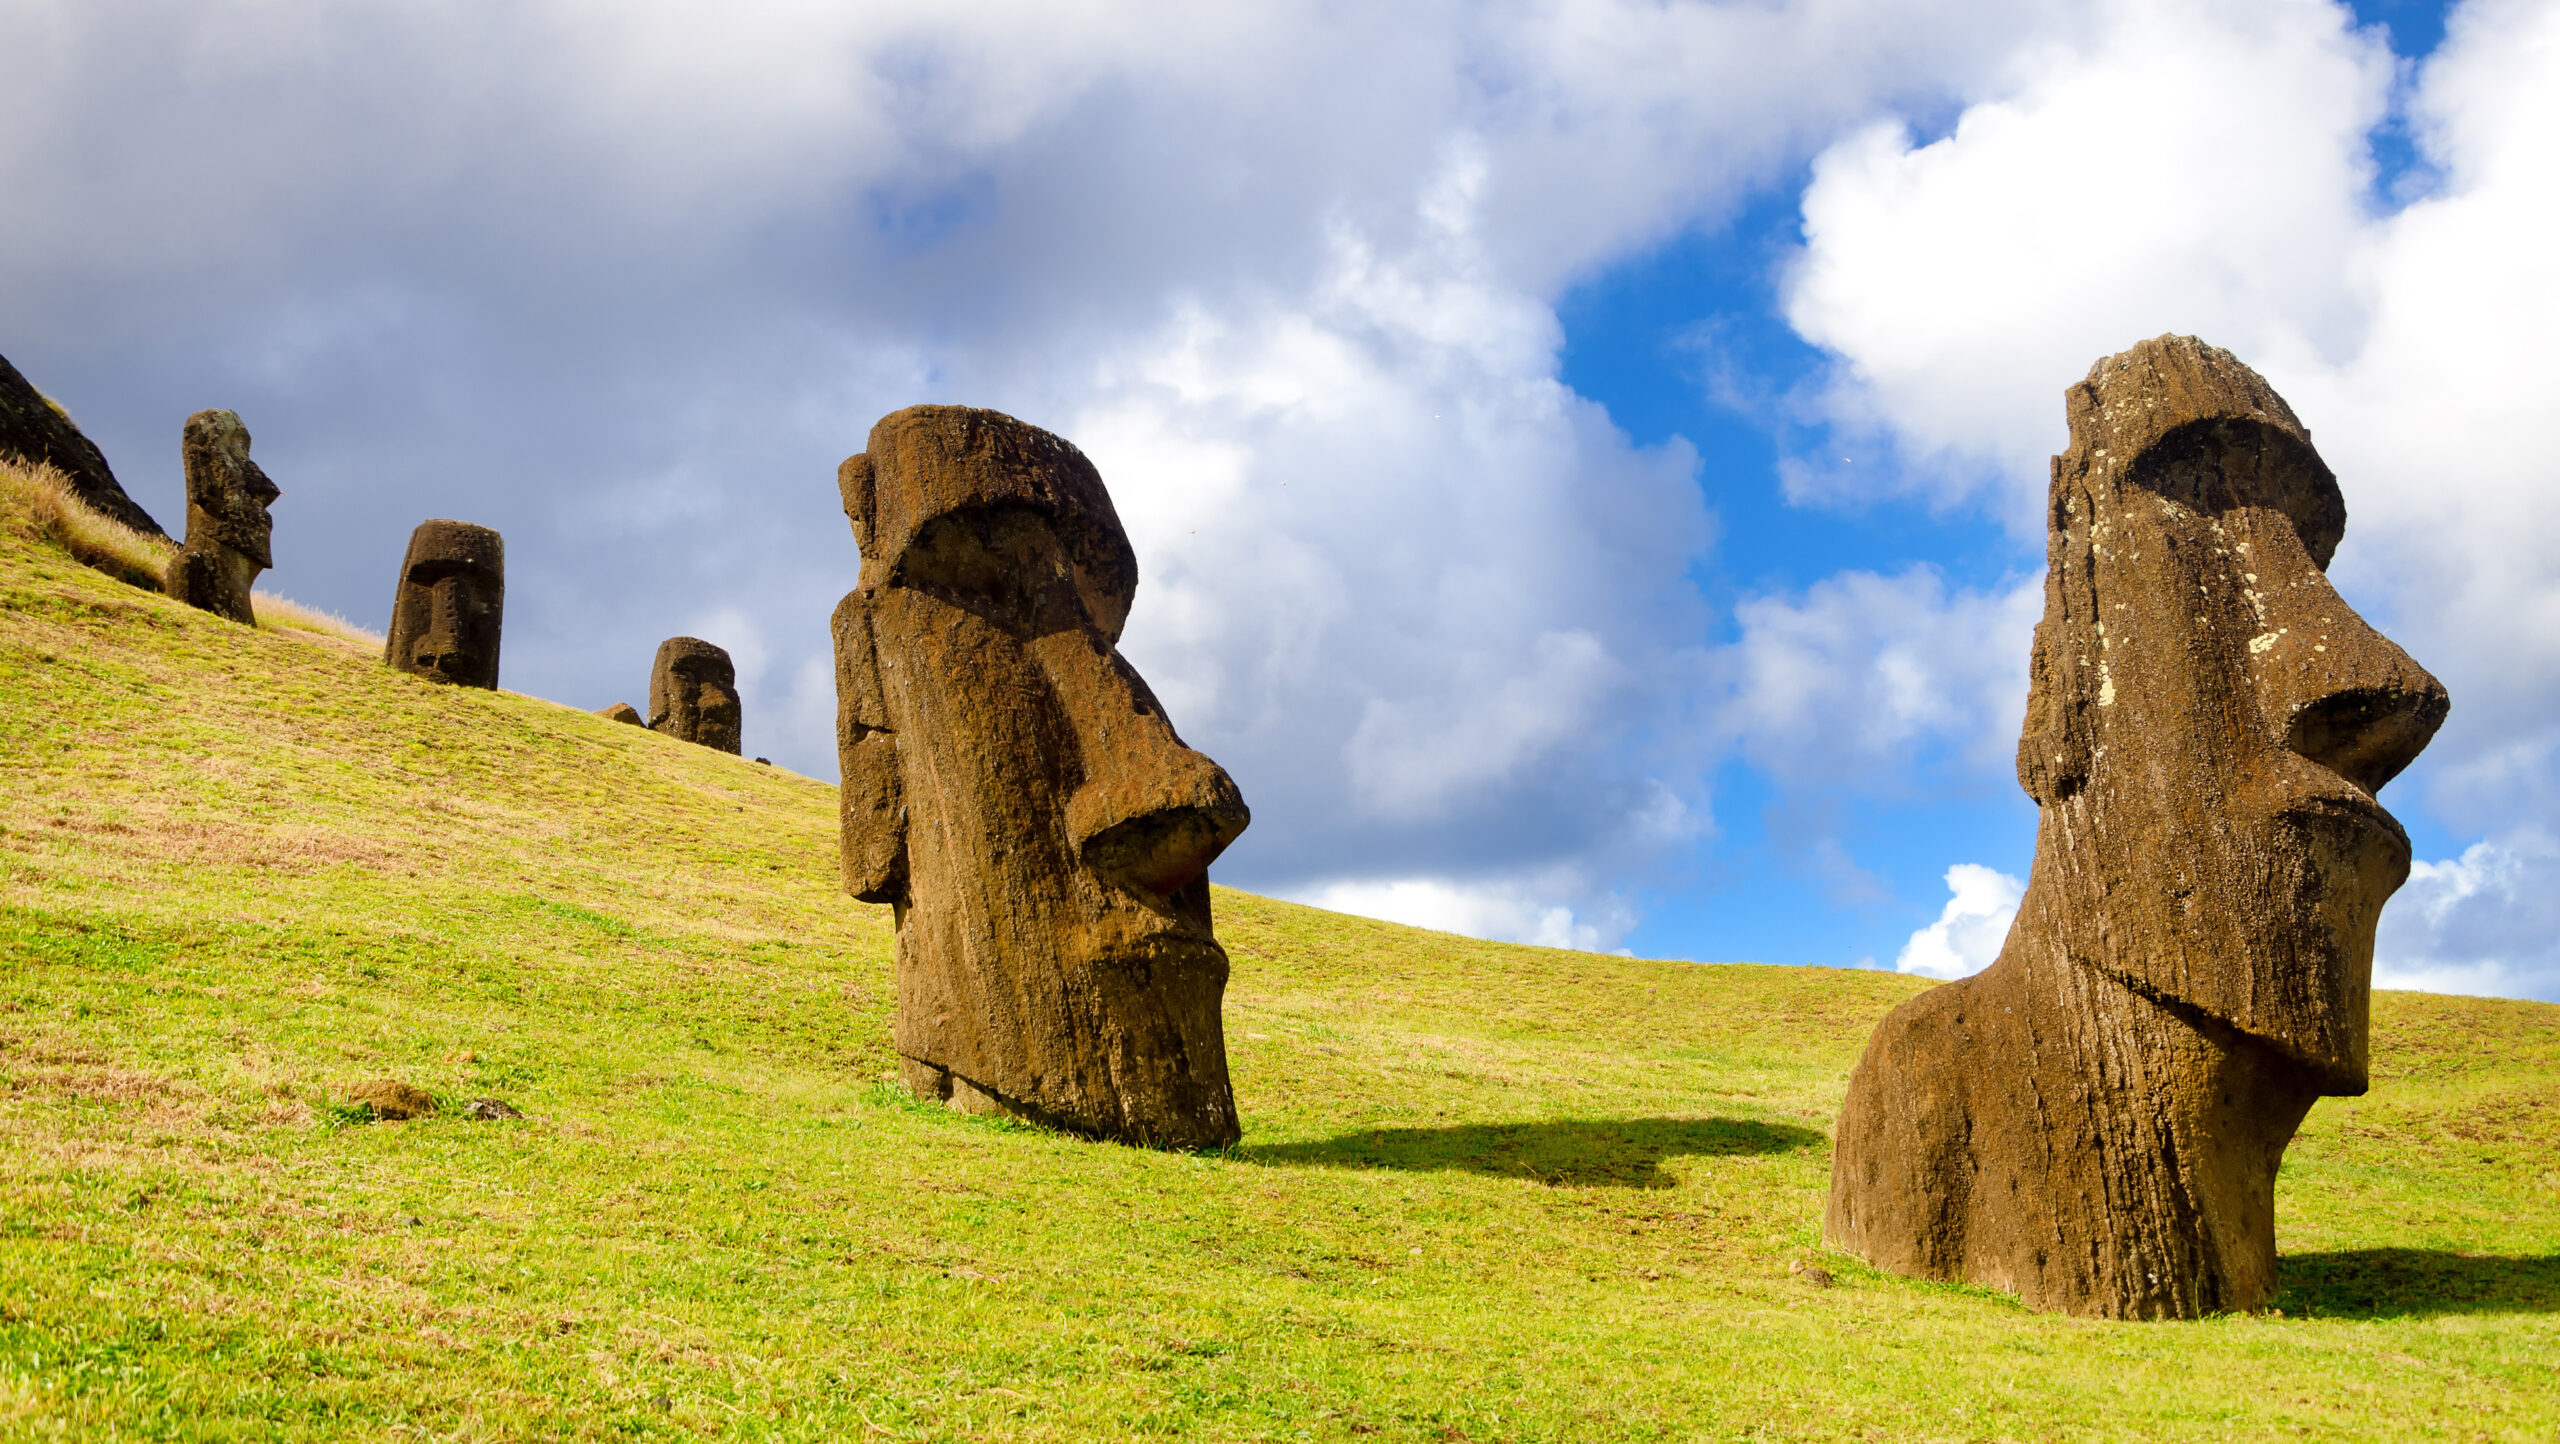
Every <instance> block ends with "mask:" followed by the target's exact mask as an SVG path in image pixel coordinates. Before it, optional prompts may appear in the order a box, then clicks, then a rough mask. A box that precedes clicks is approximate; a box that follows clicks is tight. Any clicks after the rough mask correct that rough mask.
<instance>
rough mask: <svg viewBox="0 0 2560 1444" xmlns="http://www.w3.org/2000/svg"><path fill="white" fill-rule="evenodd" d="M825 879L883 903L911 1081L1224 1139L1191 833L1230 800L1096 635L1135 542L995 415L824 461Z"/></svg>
mask: <svg viewBox="0 0 2560 1444" xmlns="http://www.w3.org/2000/svg"><path fill="white" fill-rule="evenodd" d="M838 483H839V485H840V487H841V488H842V491H843V495H844V508H845V515H846V517H847V518H848V519H849V520H850V521H851V522H852V523H853V531H854V537H855V540H856V541H857V542H858V543H859V544H860V546H861V548H862V576H861V582H860V585H858V586H857V587H856V588H855V589H854V591H853V592H852V593H851V594H850V595H848V596H847V597H846V598H845V599H844V601H843V603H842V604H841V605H840V606H838V607H837V608H836V614H835V648H836V698H837V706H838V714H837V715H838V737H837V747H838V752H839V756H840V759H841V761H842V763H843V768H844V783H843V787H842V793H841V801H842V808H843V825H844V852H843V860H844V874H845V884H846V887H847V888H848V890H850V891H851V892H852V893H853V894H854V895H855V896H856V897H859V898H862V899H864V900H865V901H869V902H887V903H893V904H895V905H896V908H897V927H898V1016H897V1027H896V1044H897V1049H898V1054H899V1057H900V1065H901V1067H902V1069H903V1071H904V1074H905V1077H906V1081H907V1084H908V1086H909V1087H910V1088H912V1089H914V1090H915V1091H916V1092H917V1093H918V1094H920V1095H922V1096H926V1097H933V1098H941V1099H944V1100H946V1101H948V1102H949V1103H951V1104H952V1105H953V1106H955V1107H959V1108H963V1109H967V1110H971V1111H979V1112H1001V1113H1008V1114H1012V1115H1015V1116H1017V1117H1022V1118H1027V1119H1031V1120H1035V1121H1037V1122H1040V1123H1043V1124H1046V1125H1049V1126H1052V1127H1058V1128H1064V1129H1068V1130H1072V1131H1075V1132H1079V1133H1085V1134H1089V1135H1093V1136H1096V1137H1103V1138H1116V1139H1123V1140H1127V1141H1131V1142H1141V1143H1153V1144H1162V1145H1170V1146H1176V1147H1195V1148H1201V1147H1216V1146H1218V1145H1221V1144H1225V1143H1230V1142H1233V1141H1234V1140H1235V1138H1236V1136H1237V1133H1236V1110H1235V1098H1234V1095H1233V1093H1232V1092H1231V1091H1230V1089H1229V1087H1228V1083H1227V1053H1226V1036H1225V1032H1224V1027H1223V1024H1222V1022H1221V1019H1220V1015H1219V1008H1220V1003H1221V1001H1222V998H1223V995H1224V993H1225V991H1226V983H1227V955H1226V953H1225V952H1224V951H1222V950H1221V949H1220V948H1219V946H1218V942H1217V938H1216V937H1215V935H1214V934H1213V933H1212V932H1211V930H1210V923H1209V876H1208V868H1209V863H1210V861H1211V860H1212V859H1213V858H1215V857H1217V855H1218V854H1219V853H1220V852H1221V851H1223V850H1224V849H1225V848H1226V846H1227V844H1229V843H1230V842H1233V841H1234V840H1235V839H1236V836H1237V835H1238V834H1239V833H1241V832H1243V831H1244V829H1245V824H1246V822H1247V821H1248V820H1249V814H1248V813H1247V812H1246V810H1245V805H1244V799H1243V798H1242V797H1241V796H1240V795H1239V794H1238V793H1237V791H1236V785H1235V783H1234V782H1233V781H1232V780H1231V779H1230V778H1229V777H1228V776H1227V774H1226V773H1225V772H1224V771H1223V770H1221V769H1220V768H1219V767H1218V765H1217V764H1216V763H1214V762H1211V761H1210V760H1209V759H1208V758H1206V757H1204V756H1202V755H1200V754H1199V753H1197V752H1194V751H1192V750H1191V749H1190V748H1188V747H1186V746H1184V745H1183V743H1182V739H1181V738H1179V737H1177V736H1175V735H1174V731H1173V725H1172V723H1171V722H1170V721H1168V720H1167V719H1166V717H1165V715H1164V709H1163V708H1162V707H1161V706H1159V705H1158V704H1157V702H1156V699H1155V697H1154V695H1153V694H1152V693H1150V692H1149V691H1148V690H1147V684H1146V683H1145V682H1144V681H1143V680H1141V679H1140V678H1139V676H1138V674H1137V672H1136V671H1135V670H1133V669H1132V668H1131V667H1130V666H1129V664H1128V662H1127V661H1126V660H1124V659H1123V658H1122V657H1121V656H1120V653H1119V650H1118V646H1117V644H1118V642H1119V638H1120V628H1121V624H1122V623H1123V622H1124V621H1125V620H1126V619H1127V617H1128V615H1129V603H1130V600H1131V597H1132V595H1133V594H1134V593H1135V592H1136V590H1137V585H1138V563H1137V556H1136V553H1134V552H1133V551H1132V550H1131V549H1130V547H1129V539H1128V537H1127V535H1126V534H1125V533H1123V532H1122V531H1121V529H1120V519H1119V517H1118V515H1117V514H1116V513H1114V512H1113V510H1112V507H1111V497H1110V494H1109V493H1108V492H1106V491H1104V490H1103V486H1102V478H1101V477H1100V476H1099V475H1098V474H1096V473H1095V471H1094V469H1093V464H1092V463H1091V462H1089V461H1087V460H1085V457H1084V454H1083V453H1082V452H1080V451H1078V450H1076V448H1075V447H1074V446H1072V445H1070V444H1069V443H1067V442H1066V441H1064V440H1062V439H1060V438H1058V437H1056V436H1052V435H1050V434H1049V433H1048V432H1045V431H1042V430H1039V429H1038V428H1036V427H1032V426H1027V425H1024V424H1023V423H1022V422H1019V421H1016V420H1014V419H1013V418H1011V417H1009V416H1003V415H1000V414H998V413H996V412H992V411H976V410H970V409H967V408H963V407H956V406H917V407H911V408H909V409H908V410H905V411H900V412H897V413H895V414H893V415H890V416H887V417H885V418H883V419H882V420H881V422H880V424H879V425H877V426H875V427H873V428H872V430H871V439H870V443H869V449H868V450H867V451H865V452H864V453H863V454H861V455H859V456H855V457H853V458H851V459H850V460H848V461H846V462H845V464H844V466H843V468H842V469H841V471H840V472H839V473H838Z"/></svg>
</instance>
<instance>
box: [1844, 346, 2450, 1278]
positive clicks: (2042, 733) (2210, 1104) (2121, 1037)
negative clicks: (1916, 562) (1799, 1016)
mask: <svg viewBox="0 0 2560 1444" xmlns="http://www.w3.org/2000/svg"><path fill="white" fill-rule="evenodd" d="M2067 402H2068V409H2069V413H2070V421H2071V449H2070V450H2069V451H2067V452H2065V453H2064V454H2063V455H2061V456H2058V457H2056V458H2054V462H2053V484H2052V497H2051V504H2050V508H2049V510H2048V512H2047V522H2048V525H2049V527H2050V536H2049V540H2048V544H2047V553H2048V570H2047V572H2046V577H2045V614H2044V620H2043V622H2042V623H2041V624H2040V625H2038V627H2037V628H2036V633H2035V644H2034V652H2033V657H2032V661H2031V684H2030V692H2029V695H2028V701H2027V723H2026V731H2025V735H2024V737H2022V738H2021V739H2020V741H2019V744H2018V776H2019V780H2020V781H2021V782H2022V783H2023V784H2024V785H2025V787H2026V790H2027V792H2028V793H2029V794H2030V795H2032V796H2033V797H2034V798H2035V800H2036V804H2037V807H2038V809H2039V820H2038V824H2037V833H2036V854H2035V864H2034V868H2033V870H2032V874H2031V876H2030V879H2029V882H2028V884H2027V894H2026V898H2025V901H2024V902H2023V904H2022V905H2021V906H2020V907H2019V910H2018V917H2017V922H2016V923H2015V924H2014V925H2013V927H2012V928H2011V930H2010V933H2009V937H2008V941H2007V943H2006V945H2005V946H2004V947H2003V948H2002V949H2001V953H2000V957H1999V960H1998V961H1997V962H1995V963H1994V964H1993V965H1992V966H1991V967H1990V968H1989V969H1988V970H1986V971H1984V972H1982V973H1980V974H1977V975H1976V976H1974V977H1971V978H1967V979H1965V980H1963V981H1961V982H1955V983H1949V984H1947V985H1945V986H1943V987H1938V988H1933V989H1931V990H1929V991H1928V992H1926V993H1923V994H1921V995H1920V996H1919V997H1917V998H1914V999H1912V1000H1911V1001H1910V1002H1908V1003H1905V1004H1903V1005H1902V1006H1901V1007H1900V1008H1898V1009H1896V1010H1895V1011H1894V1012H1893V1014H1892V1015H1891V1016H1889V1017H1887V1018H1886V1019H1885V1021H1884V1023H1883V1024H1882V1025H1881V1026H1880V1027H1878V1028H1877V1030H1876V1033H1875V1036H1874V1037H1873V1038H1872V1039H1871V1040H1870V1041H1869V1042H1868V1044H1867V1050H1866V1055H1865V1057H1864V1058H1862V1059H1861V1060H1860V1061H1859V1063H1858V1067H1857V1071H1856V1072H1855V1073H1854V1074H1853V1075H1852V1076H1851V1078H1850V1082H1849V1096H1848V1102H1847V1104H1846V1106H1845V1107H1844V1108H1843V1109H1842V1112H1841V1116H1840V1127H1839V1131H1838V1139H1837V1147H1836V1152H1835V1154H1834V1158H1833V1165H1832V1174H1831V1206H1830V1215H1829V1218H1828V1220H1827V1224H1826V1231H1827V1232H1828V1234H1829V1236H1830V1238H1831V1239H1832V1241H1833V1242H1834V1243H1836V1244H1837V1245H1839V1246H1840V1247H1842V1248H1846V1249H1848V1250H1850V1251H1852V1252H1855V1253H1859V1254H1862V1255H1864V1256H1866V1257H1867V1258H1868V1259H1869V1260H1870V1261H1872V1262H1874V1263H1875V1264H1877V1265H1878V1266H1880V1267H1883V1268H1888V1269H1892V1270H1894V1271H1896V1272H1900V1273H1905V1274H1911V1275H1916V1276H1919V1277H1923V1278H1935V1279H1961V1280H1966V1281H1969V1282H1973V1283H1979V1284H1985V1285H1989V1286H1991V1287H1995V1288H2001V1289H2008V1290H2011V1291H2014V1292H2016V1293H2017V1294H2019V1295H2020V1296H2021V1297H2023V1298H2024V1299H2025V1300H2026V1302H2027V1303H2029V1304H2030V1305H2033V1306H2035V1307H2037V1308H2043V1309H2059V1310H2066V1311H2069V1312H2072V1313H2078V1314H2092V1315H2101V1316H2106V1317H2113V1318H2157V1317H2178V1318H2185V1317H2194V1316H2196V1315H2200V1314H2205V1313H2211V1312H2215V1311H2219V1310H2225V1309H2243V1308H2250V1307H2253V1306H2256V1305H2259V1304H2261V1303H2263V1302H2264V1301H2265V1300H2266V1299H2267V1298H2268V1297H2269V1296H2270V1295H2271V1294H2272V1293H2273V1292H2274V1289H2275V1284H2276V1274H2275V1268H2276V1251H2275V1226H2274V1224H2275V1221H2274V1216H2273V1215H2274V1202H2275V1179H2276V1168H2277V1165H2278V1164H2279V1162H2280V1161H2281V1160H2282V1158H2283V1155H2284V1150H2285V1145H2286V1144H2287V1143H2288V1142H2290V1141H2291V1140H2292V1138H2293V1133H2294V1129H2295V1128H2296V1127H2297V1126H2299V1125H2300V1123H2301V1122H2302V1118H2303V1116H2304V1114H2306V1113H2308V1112H2309V1111H2310V1108H2311V1104H2312V1102H2313V1100H2314V1099H2316V1098H2318V1097H2320V1096H2322V1095H2324V1094H2331V1095H2339V1094H2344V1095H2352V1094H2360V1093H2362V1092H2364V1090H2365V1082H2366V1022H2367V1012H2368V1001H2369V998H2368V994H2369V989H2370V986H2371V976H2372V964H2373V934H2374V924H2375V922H2376V920H2377V919H2378V917H2379V916H2380V913H2381V910H2382V904H2383V900H2384V899H2385V898H2387V897H2389V896H2390V895H2391V893H2392V891H2393V890H2394V889H2396V888H2397V887H2399V886H2400V884H2401V882H2402V881H2403V880H2404V879H2405V878H2406V877H2407V876H2408V871H2409V841H2408V837H2407V835H2406V834H2405V833H2403V832H2402V831H2401V829H2400V826H2399V824H2398V823H2397V822H2395V821H2394V820H2393V819H2392V818H2391V816H2390V814H2389V813H2386V812H2384V811H2383V809H2382V806H2381V804H2380V803H2379V802H2377V801H2375V794H2376V793H2377V792H2378V791H2380V790H2381V788H2382V785H2383V784H2384V783H2385V782H2388V781H2390V780H2391V778H2392V777H2393V776H2394V775H2396V774H2397V773H2398V772H2399V771H2400V770H2401V769H2402V768H2403V767H2406V766H2407V765H2408V764H2409V762H2410V761H2411V759H2413V758H2415V757H2416V756H2417V755H2418V753H2419V751H2420V750H2421V749H2422V748H2424V747H2425V746H2426V744H2427V741H2428V739H2429V738H2431V737H2432V736H2433V735H2434V734H2435V730H2436V727H2437V726H2438V724H2440V723H2441V722H2442V721H2443V720H2444V716H2445V710H2446V706H2447V701H2446V697H2445V691H2444V688H2443V687H2441V686H2439V685H2438V684H2437V682H2436V680H2435V679H2434V678H2433V677H2431V676H2429V675H2427V673H2426V672H2425V671H2424V670H2422V669H2420V668H2419V666H2418V665H2417V664H2416V663H2415V662H2413V661H2411V660H2410V659H2409V657H2408V656H2407V655H2406V654H2405V653H2403V652H2402V651H2401V650H2400V649H2399V648H2398V647H2396V646H2394V645H2392V643H2391V642H2389V641H2388V640H2386V639H2385V638H2384V637H2382V636H2381V635H2380V634H2379V633H2377V632H2375V631H2374V630H2373V629H2372V628H2371V627H2369V626H2367V625H2366V624H2365V622H2364V620H2363V619H2362V618H2361V617H2358V616H2357V615H2356V613H2355V611H2354V610H2353V609H2352V608H2350V607H2349V606H2348V605H2347V604H2346V603H2345V601H2343V600H2341V599H2340V598H2339V596H2338V594H2337V592H2336V591H2334V590H2333V589H2332V588H2331V587H2330V585H2329V581H2328V578H2327V576H2326V575H2325V570H2326V568H2327V566H2328V563H2329V557H2330V554H2331V552H2333V551H2334V550H2335V549H2336V548H2337V545H2338V539H2339V537H2340V535H2341V534H2342V533H2343V532H2344V530H2345V528H2346V503H2345V501H2344V500H2343V499H2342V498H2341V497H2340V495H2339V492H2338V484H2337V481H2336V479H2335V478H2334V477H2332V476H2331V475H2330V472H2329V468H2328V467H2327V466H2326V465H2324V464H2323V463H2322V462H2321V460H2320V457H2319V454H2318V453H2317V452H2315V451H2313V450H2312V447H2311V435H2310V433H2309V432H2308V431H2306V430H2304V429H2303V426H2302V424H2301V423H2300V422H2299V421H2297V420H2295V419H2294V415H2293V412H2292V411H2291V410H2290V409H2289V408H2288V407H2287V406H2286V405H2285V403H2284V401H2283V400H2282V399H2281V398H2280V397H2278V396H2277V395H2276V394H2275V392H2274V391H2273V390H2272V389H2270V388H2269V387H2268V386H2267V384H2266V382H2265V381H2263V380H2261V379H2260V378H2259V377H2258V375H2257V373H2255V372H2253V371H2251V370H2250V369H2249V368H2248V367H2246V366H2243V365H2241V364H2240V362H2239V361H2237V360H2235V359H2234V358H2233V357H2232V356H2231V355H2230V354H2229V353H2228V352H2225V351H2220V350H2216V349H2215V348H2213V347H2211V346H2207V345H2205V344H2203V343H2202V342H2200V341H2197V340H2195V339H2193V338H2192V337H2183V336H2164V337H2161V338H2160V339H2158V340H2154V341H2146V342H2144V343H2142V344H2141V345H2139V346H2136V347H2134V348H2133V349H2132V350H2130V351H2127V352H2125V353H2124V354H2122V355H2120V356H2111V357H2108V358H2107V359H2105V360H2103V361H2100V362H2099V363H2098V364H2097V366H2096V367H2095V368H2093V369H2092V370H2091V371H2090V373H2089V378H2088V379H2087V380H2086V381H2084V382H2082V383H2080V384H2079V385H2077V386H2074V387H2073V388H2071V390H2070V391H2069V393H2068V394H2067Z"/></svg>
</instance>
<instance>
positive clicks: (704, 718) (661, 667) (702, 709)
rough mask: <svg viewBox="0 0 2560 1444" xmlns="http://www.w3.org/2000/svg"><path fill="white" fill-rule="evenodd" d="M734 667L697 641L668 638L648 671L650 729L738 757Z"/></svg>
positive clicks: (724, 655) (724, 656)
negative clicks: (655, 663) (654, 663)
mask: <svg viewBox="0 0 2560 1444" xmlns="http://www.w3.org/2000/svg"><path fill="white" fill-rule="evenodd" d="M739 719H740V712H739V707H738V669H737V668H736V667H734V666H731V665H730V663H729V654H728V653H727V652H724V651H722V650H721V649H720V648H718V647H715V646H713V645H711V644H710V643H709V642H706V641H704V640H702V639H701V638H700V637H669V638H667V639H666V640H665V641H664V642H661V643H659V644H658V661H657V665H655V666H653V667H651V668H650V669H649V730H650V731H652V732H663V733H665V734H666V735H668V736H669V737H674V738H678V739H680V740H682V741H686V742H696V743H700V744H701V745H702V746H705V747H708V748H711V749H712V750H713V751H715V752H726V753H729V754H730V755H732V756H736V755H738V753H739V742H738V733H739Z"/></svg>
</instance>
